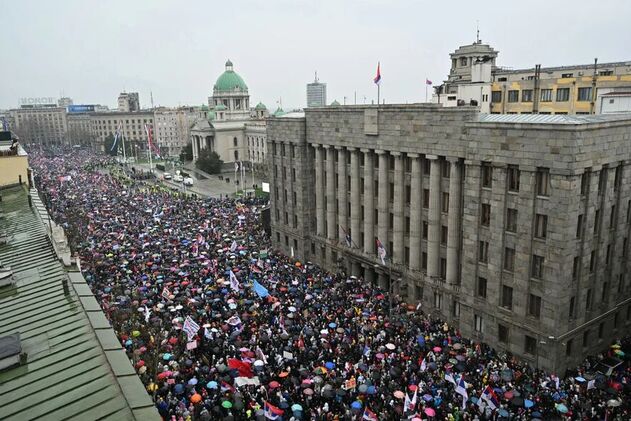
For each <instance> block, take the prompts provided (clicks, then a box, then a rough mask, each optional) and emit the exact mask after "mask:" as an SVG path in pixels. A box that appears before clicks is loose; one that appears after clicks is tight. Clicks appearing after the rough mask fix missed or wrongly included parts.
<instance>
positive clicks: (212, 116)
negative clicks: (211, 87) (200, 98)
mask: <svg viewBox="0 0 631 421" xmlns="http://www.w3.org/2000/svg"><path fill="white" fill-rule="evenodd" d="M214 119H215V112H214V111H208V121H213V120H214Z"/></svg>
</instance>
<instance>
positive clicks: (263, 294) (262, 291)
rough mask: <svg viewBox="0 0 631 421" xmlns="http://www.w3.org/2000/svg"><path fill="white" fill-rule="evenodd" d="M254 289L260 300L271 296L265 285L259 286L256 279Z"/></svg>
mask: <svg viewBox="0 0 631 421" xmlns="http://www.w3.org/2000/svg"><path fill="white" fill-rule="evenodd" d="M253 288H254V292H256V294H257V295H258V296H259V297H260V298H265V297H267V296H268V295H269V292H268V291H267V288H265V287H264V286H263V285H261V284H259V283H258V282H257V281H256V279H255V280H254V283H253Z"/></svg>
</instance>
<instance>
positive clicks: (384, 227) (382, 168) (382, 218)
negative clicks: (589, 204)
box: [375, 150, 392, 257]
mask: <svg viewBox="0 0 631 421" xmlns="http://www.w3.org/2000/svg"><path fill="white" fill-rule="evenodd" d="M375 153H376V154H377V155H379V192H378V197H377V202H378V203H379V212H378V213H379V220H378V221H377V237H378V238H379V241H381V244H383V246H384V247H385V248H386V252H387V253H388V256H389V257H391V256H392V250H388V222H389V221H388V219H389V217H388V216H389V215H388V202H389V199H390V198H389V196H388V172H389V171H388V154H387V153H386V151H382V150H377V151H375Z"/></svg>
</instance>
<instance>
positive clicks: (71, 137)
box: [66, 113, 94, 146]
mask: <svg viewBox="0 0 631 421" xmlns="http://www.w3.org/2000/svg"><path fill="white" fill-rule="evenodd" d="M66 119H67V121H68V133H67V138H68V143H70V144H71V145H84V146H90V145H91V144H92V143H93V142H94V133H93V131H92V118H91V116H90V113H68V114H67V115H66Z"/></svg>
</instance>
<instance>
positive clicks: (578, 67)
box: [494, 61, 631, 76]
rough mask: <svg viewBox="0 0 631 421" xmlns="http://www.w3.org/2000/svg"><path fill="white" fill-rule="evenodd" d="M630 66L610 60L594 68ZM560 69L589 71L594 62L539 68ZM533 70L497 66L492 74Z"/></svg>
mask: <svg viewBox="0 0 631 421" xmlns="http://www.w3.org/2000/svg"><path fill="white" fill-rule="evenodd" d="M625 66H627V67H631V61H617V62H612V63H598V65H597V66H596V68H597V69H598V70H603V69H611V68H613V67H625ZM562 70H589V71H593V70H594V64H593V63H591V64H576V65H570V66H556V67H542V68H541V72H542V73H546V72H550V73H551V72H558V71H562ZM534 72H535V68H534V67H532V68H526V69H509V68H501V67H498V68H497V70H496V71H495V72H494V75H506V74H515V73H534ZM585 76H591V73H590V74H586V75H585Z"/></svg>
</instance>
